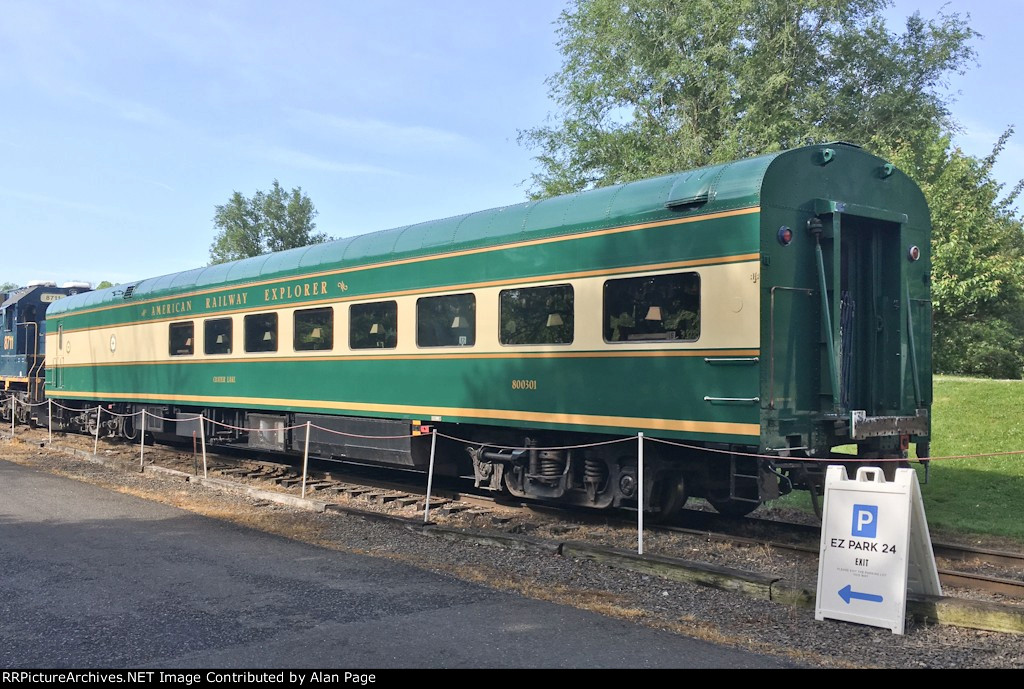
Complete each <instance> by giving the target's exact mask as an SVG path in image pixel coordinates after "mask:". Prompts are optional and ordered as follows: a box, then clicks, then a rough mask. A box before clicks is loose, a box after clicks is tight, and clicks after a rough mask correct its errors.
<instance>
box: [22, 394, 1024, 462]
mask: <svg viewBox="0 0 1024 689" xmlns="http://www.w3.org/2000/svg"><path fill="white" fill-rule="evenodd" d="M8 399H9V400H10V403H11V409H12V410H13V408H14V406H13V405H14V404H15V403H17V404H21V405H23V406H26V407H38V406H42V405H44V404H52V405H53V406H56V407H59V408H61V409H64V410H67V411H71V412H78V413H81V412H86V411H92V410H93V409H95V410H96V411H97V413H98V414H109V415H110V416H115V417H119V418H129V417H132V418H134V417H136V416H139V415H140V414H144V413H145V414H146V415H148V416H152V417H153V418H155V419H158V420H160V421H165V422H179V421H190V422H195V421H199V422H200V423H210V424H214V425H216V426H220V427H222V428H227V429H229V430H234V431H239V432H242V433H260V432H264V433H265V432H267V431H273V432H283V431H292V430H297V429H300V428H308V429H316V430H318V431H322V432H324V433H329V434H331V435H340V436H344V437H347V438H360V439H364V440H400V439H403V438H415V437H425V436H426V435H427V434H424V433H421V434H416V433H407V434H403V435H365V434H361V433H347V432H345V431H339V430H336V429H333V428H325V427H323V426H318V425H316V424H313V423H308V424H306V423H303V424H295V425H293V426H284V427H282V428H247V427H244V426H233V425H231V424H227V423H223V422H221V421H216V420H215V419H210V418H207V417H206V416H205V415H203V414H197V415H196V416H193V417H189V418H184V419H182V418H167V417H164V416H158V415H156V414H153V413H152V412H147V411H144V410H143V411H137V412H133V413H130V414H122V413H119V412H114V411H111V410H109V409H104V408H103V406H102V405H98V406H96V407H68V406H65V405H63V404H61V403H60V402H56V401H52V400H50V401H47V402H36V403H29V402H23V401H21V400H19V399H17V398H16V397H13V396H12V397H9V398H8ZM437 437H439V438H445V439H447V440H451V441H454V442H457V443H463V444H467V445H479V446H482V447H489V448H494V449H497V450H523V449H529V450H537V451H554V450H583V449H587V448H593V447H602V446H605V445H617V444H621V443H628V442H632V441H633V440H634V439H635V438H636V436H624V437H621V438H614V439H612V440H601V441H596V442H592V443H579V444H575V445H551V446H544V447H530V448H524V447H523V446H521V445H501V444H497V443H487V442H481V441H480V440H470V439H467V438H460V437H458V436H454V435H448V434H447V433H438V434H437ZM644 440H647V441H650V442H655V443H661V444H663V445H671V446H674V447H679V448H683V449H686V450H693V451H697V452H712V453H716V454H724V455H734V456H736V457H751V458H754V459H767V460H772V461H778V460H782V459H784V460H786V461H795V462H830V461H831V462H849V463H855V462H856V463H875V462H880V461H918V462H934V461H945V460H953V459H981V458H984V457H1015V456H1020V455H1024V450H1007V451H1001V452H978V453H974V454H962V455H942V456H937V457H935V456H933V457H908V458H906V459H904V460H901V459H899V458H861V457H854V456H852V455H851V456H849V457H835V456H833V457H792V456H789V457H787V456H783V455H780V454H770V455H769V454H760V453H756V452H742V451H739V450H727V449H720V448H715V447H704V446H701V445H693V444H689V443H683V442H679V441H676V440H668V439H665V438H655V437H652V436H649V435H645V436H644Z"/></svg>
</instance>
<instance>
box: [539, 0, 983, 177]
mask: <svg viewBox="0 0 1024 689" xmlns="http://www.w3.org/2000/svg"><path fill="white" fill-rule="evenodd" d="M888 4H889V0H734V1H733V2H721V1H720V0H625V1H623V0H575V2H574V3H573V4H572V5H571V7H570V8H569V9H568V10H566V11H565V12H563V13H562V15H561V17H560V19H559V22H558V24H559V28H558V35H559V43H558V44H559V47H560V49H561V52H562V55H563V58H564V60H563V65H562V69H561V71H559V72H558V73H556V74H555V75H553V76H552V77H550V78H549V79H548V86H549V87H550V93H551V97H552V98H553V99H554V101H555V102H556V104H557V105H558V108H559V113H558V115H557V116H555V117H554V118H553V119H554V121H553V122H552V123H550V124H548V125H547V126H542V127H537V128H535V129H530V130H527V131H525V132H521V133H520V141H521V142H522V143H524V144H526V145H528V146H530V147H531V148H533V149H534V150H536V151H538V156H537V159H538V161H539V162H540V168H541V169H540V171H539V172H538V173H536V174H535V175H534V176H533V182H534V189H533V191H534V195H535V196H536V197H543V196H549V195H554V194H560V193H566V192H572V191H578V190H580V189H584V188H587V187H590V186H605V185H609V184H616V183H619V182H625V181H630V180H634V179H641V178H644V177H650V176H654V175H658V174H664V173H666V172H670V171H676V170H687V169H692V168H695V167H700V166H703V165H707V164H711V163H719V162H726V161H729V160H735V159H737V158H744V157H748V156H752V155H758V154H762V153H766V152H770V151H775V150H781V149H784V148H791V147H794V146H799V145H802V144H804V143H808V142H821V141H831V140H842V141H851V142H854V143H858V144H860V145H863V146H865V147H869V148H871V147H877V146H878V145H879V144H881V143H892V142H893V141H894V140H898V139H900V138H902V137H903V136H905V134H906V133H908V132H910V133H912V132H918V131H921V130H922V129H924V128H927V127H929V126H930V125H932V124H935V123H938V124H940V125H942V126H943V127H944V128H952V127H953V126H954V124H953V122H952V121H951V118H950V113H949V109H948V106H947V103H946V101H945V100H944V98H943V96H942V91H943V87H944V86H945V85H946V81H947V79H948V78H949V76H950V75H952V74H954V73H962V72H963V71H964V70H965V68H966V66H967V65H968V64H970V63H971V62H972V61H973V59H974V56H975V53H974V49H973V48H972V47H971V46H970V43H969V42H970V40H971V39H972V38H973V37H975V36H976V33H975V32H974V31H973V30H971V29H970V28H969V27H968V26H967V24H966V23H965V20H964V18H963V17H961V16H960V15H958V14H955V13H954V14H943V13H940V14H939V15H938V18H936V19H934V20H925V19H922V18H921V16H920V15H919V14H915V15H913V16H911V17H910V18H909V19H908V20H907V23H906V30H905V31H904V32H903V33H901V34H893V33H890V32H889V31H887V30H886V27H885V23H884V19H883V16H882V10H883V9H885V7H886V6H887V5H888Z"/></svg>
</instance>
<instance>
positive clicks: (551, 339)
mask: <svg viewBox="0 0 1024 689" xmlns="http://www.w3.org/2000/svg"><path fill="white" fill-rule="evenodd" d="M573 302H574V294H573V289H572V285H551V286H550V287H520V288H517V289H505V290H502V291H501V293H500V294H499V295H498V303H499V307H500V320H501V332H500V333H499V336H498V339H499V340H500V341H501V344H507V345H519V344H571V343H572V339H573Z"/></svg>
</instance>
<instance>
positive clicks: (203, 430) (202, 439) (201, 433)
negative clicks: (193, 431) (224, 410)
mask: <svg viewBox="0 0 1024 689" xmlns="http://www.w3.org/2000/svg"><path fill="white" fill-rule="evenodd" d="M199 438H200V443H201V445H202V448H203V478H207V475H206V417H205V416H203V415H202V414H200V415H199Z"/></svg>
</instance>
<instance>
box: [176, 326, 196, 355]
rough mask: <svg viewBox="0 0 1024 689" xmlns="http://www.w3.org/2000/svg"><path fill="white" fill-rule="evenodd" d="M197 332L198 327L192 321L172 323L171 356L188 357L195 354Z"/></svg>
mask: <svg viewBox="0 0 1024 689" xmlns="http://www.w3.org/2000/svg"><path fill="white" fill-rule="evenodd" d="M195 332H196V326H195V324H194V323H193V322H192V321H188V322H185V323H171V329H170V341H171V342H170V346H171V356H187V355H190V354H195V353H196V346H195Z"/></svg>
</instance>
